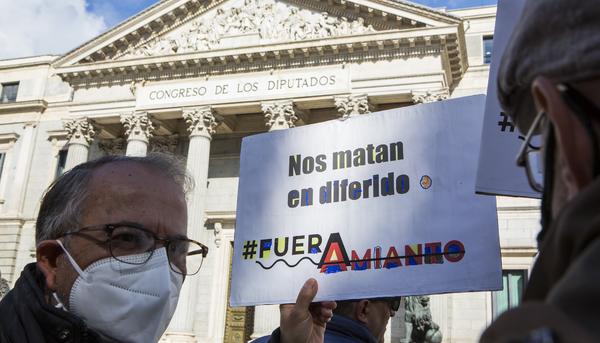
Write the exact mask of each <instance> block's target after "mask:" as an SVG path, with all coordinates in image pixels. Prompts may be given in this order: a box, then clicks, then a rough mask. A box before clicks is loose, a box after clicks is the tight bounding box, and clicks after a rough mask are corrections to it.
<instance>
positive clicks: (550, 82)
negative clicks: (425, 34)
mask: <svg viewBox="0 0 600 343" xmlns="http://www.w3.org/2000/svg"><path fill="white" fill-rule="evenodd" d="M599 5H600V4H598V2H596V1H569V0H545V1H541V0H529V1H527V3H526V5H525V9H524V12H523V15H522V17H521V18H520V22H519V24H518V25H517V26H516V28H515V30H514V33H513V36H512V38H511V41H510V43H509V45H508V46H507V48H506V50H505V53H504V56H503V58H502V63H501V65H500V69H499V77H498V89H499V91H498V92H499V98H500V102H501V104H502V107H503V108H504V111H505V112H506V113H507V114H509V115H510V116H511V117H512V119H513V121H514V122H515V123H516V124H517V126H518V127H519V129H520V130H521V132H524V133H527V135H526V138H525V141H524V143H523V147H522V148H521V151H520V153H519V156H518V158H517V162H518V164H519V165H521V166H523V167H525V168H526V172H527V176H528V178H529V181H530V183H531V186H532V187H533V188H534V189H536V190H538V191H539V192H542V230H541V232H540V234H539V236H538V243H539V251H540V252H539V256H538V258H537V261H536V263H535V266H534V267H533V269H532V271H531V275H530V281H529V283H528V285H527V288H526V290H525V295H524V299H523V303H522V305H521V306H520V307H518V308H516V309H514V310H511V311H508V312H506V313H505V314H504V315H502V316H500V317H499V318H498V320H497V321H496V322H495V323H494V324H492V326H491V327H490V328H489V329H488V330H487V331H486V332H485V333H484V335H483V336H482V341H483V342H548V343H550V342H600V311H598V307H599V305H600V178H599V175H600V144H599V138H598V137H599V135H600V20H599V18H600V6H599ZM536 136H538V137H539V138H537V139H536ZM536 140H538V141H539V142H541V148H540V147H538V146H537V145H538V144H536V143H535V141H536ZM538 154H539V156H540V157H541V160H542V163H541V166H542V167H543V180H542V179H540V178H538V177H536V175H538V174H539V173H538V169H540V168H539V167H538V165H537V162H536V161H537V158H535V156H536V155H538Z"/></svg>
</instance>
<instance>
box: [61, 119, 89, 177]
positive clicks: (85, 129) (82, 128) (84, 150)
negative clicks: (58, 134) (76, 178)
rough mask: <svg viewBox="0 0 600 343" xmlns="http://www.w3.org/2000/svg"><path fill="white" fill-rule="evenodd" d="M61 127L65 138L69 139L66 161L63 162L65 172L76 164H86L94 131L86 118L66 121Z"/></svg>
mask: <svg viewBox="0 0 600 343" xmlns="http://www.w3.org/2000/svg"><path fill="white" fill-rule="evenodd" d="M63 126H64V128H65V130H67V138H68V139H69V141H68V142H67V148H68V152H67V161H66V162H65V171H66V170H70V169H72V168H73V167H75V166H76V165H78V164H81V163H85V162H87V160H88V154H89V151H90V144H91V143H92V141H93V140H94V135H95V131H94V127H93V125H92V122H91V121H90V120H89V119H88V118H78V119H70V120H66V121H65V122H64V123H63Z"/></svg>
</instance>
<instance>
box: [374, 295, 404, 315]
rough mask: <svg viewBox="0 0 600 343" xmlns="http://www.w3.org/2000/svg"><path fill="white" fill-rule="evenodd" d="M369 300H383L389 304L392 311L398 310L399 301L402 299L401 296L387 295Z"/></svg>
mask: <svg viewBox="0 0 600 343" xmlns="http://www.w3.org/2000/svg"><path fill="white" fill-rule="evenodd" d="M370 300H371V301H381V302H385V303H387V304H388V305H389V306H390V310H392V311H394V312H398V310H399V309H400V302H401V300H402V298H401V297H387V298H373V299H370Z"/></svg>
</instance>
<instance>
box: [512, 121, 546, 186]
mask: <svg viewBox="0 0 600 343" xmlns="http://www.w3.org/2000/svg"><path fill="white" fill-rule="evenodd" d="M545 119H546V113H544V112H540V113H538V115H537V116H536V117H535V119H534V120H533V123H532V124H531V127H530V128H529V131H528V132H527V135H526V136H525V139H524V140H523V144H522V145H521V148H520V149H519V153H518V154H517V165H518V166H519V167H523V168H525V172H526V173H527V181H529V185H530V186H531V188H532V189H533V190H535V191H536V192H540V193H541V192H543V191H544V179H543V175H544V173H543V170H542V159H541V145H540V143H539V142H541V140H542V138H541V134H540V132H541V131H542V130H541V128H542V126H543V123H544V122H545ZM534 140H537V141H538V142H536V143H537V144H534V142H533V141H534Z"/></svg>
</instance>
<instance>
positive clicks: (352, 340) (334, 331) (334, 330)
mask: <svg viewBox="0 0 600 343" xmlns="http://www.w3.org/2000/svg"><path fill="white" fill-rule="evenodd" d="M329 342H332V343H356V342H364V343H377V339H376V338H375V337H374V336H373V335H372V334H371V332H370V331H369V329H367V327H366V326H364V325H363V324H362V323H360V322H357V321H355V320H352V319H350V318H348V317H344V316H340V315H334V316H333V318H331V321H330V322H329V323H327V329H326V330H325V343H329Z"/></svg>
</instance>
